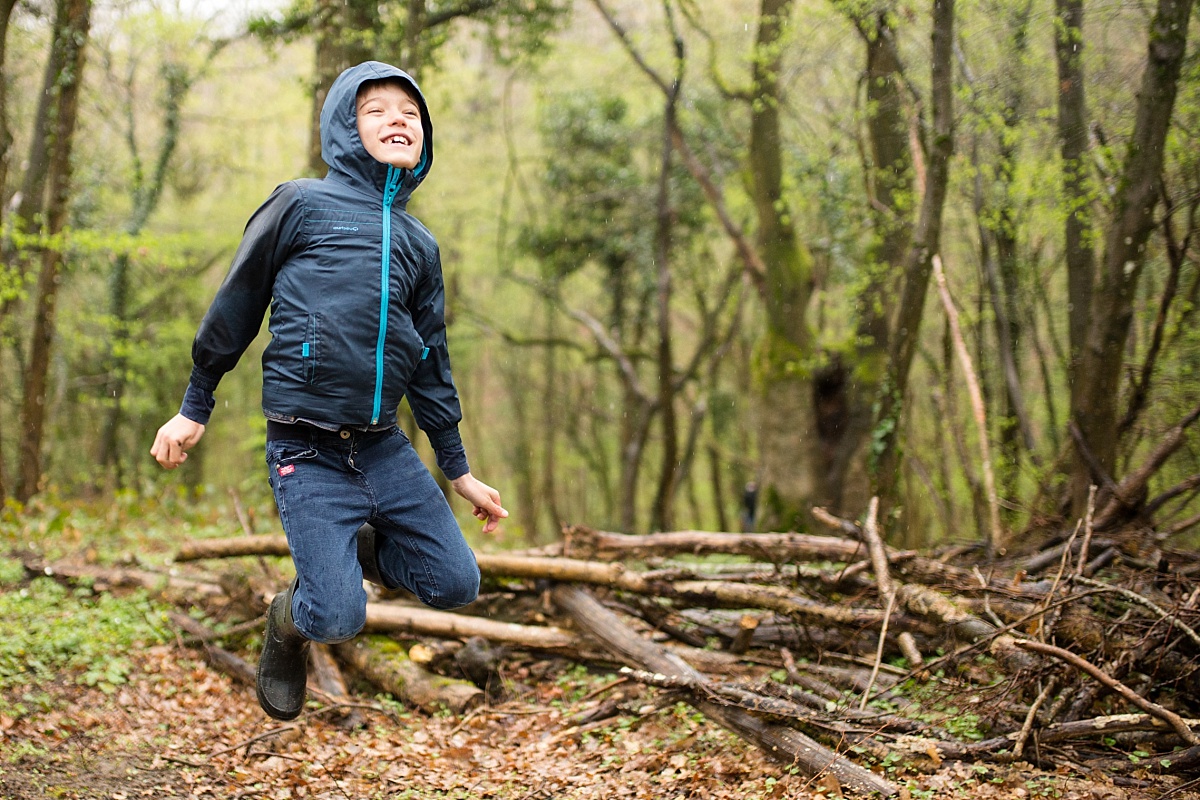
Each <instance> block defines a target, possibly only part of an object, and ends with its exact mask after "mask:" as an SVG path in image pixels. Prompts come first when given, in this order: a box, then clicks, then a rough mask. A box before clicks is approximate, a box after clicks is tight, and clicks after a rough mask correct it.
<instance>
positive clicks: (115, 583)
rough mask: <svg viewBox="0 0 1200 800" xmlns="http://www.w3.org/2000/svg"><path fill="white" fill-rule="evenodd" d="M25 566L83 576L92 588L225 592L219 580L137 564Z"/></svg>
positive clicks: (49, 573) (205, 594) (164, 592)
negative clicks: (188, 575)
mask: <svg viewBox="0 0 1200 800" xmlns="http://www.w3.org/2000/svg"><path fill="white" fill-rule="evenodd" d="M25 569H26V571H28V572H31V573H34V574H38V575H47V576H50V577H55V576H58V577H63V578H67V579H69V580H79V579H80V578H87V579H88V580H90V581H91V582H92V588H94V589H95V590H96V591H105V590H107V589H110V588H115V587H137V588H141V589H147V590H149V591H151V592H153V593H155V594H157V595H160V596H165V595H167V594H168V593H178V594H186V595H188V596H192V597H195V596H203V597H221V596H224V595H225V594H226V592H225V589H224V588H223V587H222V586H221V585H220V584H217V583H213V582H212V581H205V580H197V579H194V578H187V577H184V576H182V575H170V574H168V573H165V572H155V571H154V570H148V569H141V568H139V567H101V566H97V565H95V564H74V563H71V562H66V561H58V562H55V563H53V564H35V563H32V562H30V563H26V564H25Z"/></svg>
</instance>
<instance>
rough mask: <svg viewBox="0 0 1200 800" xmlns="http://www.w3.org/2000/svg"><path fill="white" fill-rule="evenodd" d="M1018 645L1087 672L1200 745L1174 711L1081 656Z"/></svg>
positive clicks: (1030, 644)
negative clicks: (1150, 699)
mask: <svg viewBox="0 0 1200 800" xmlns="http://www.w3.org/2000/svg"><path fill="white" fill-rule="evenodd" d="M1016 644H1017V647H1020V648H1022V649H1024V650H1031V651H1033V652H1035V653H1042V654H1043V655H1048V656H1054V657H1055V658H1057V659H1059V660H1060V661H1065V662H1066V663H1068V664H1070V665H1071V666H1073V667H1075V668H1076V669H1079V670H1082V671H1084V672H1086V673H1087V674H1088V675H1090V676H1091V677H1093V678H1095V679H1096V680H1097V681H1099V682H1100V683H1102V684H1103V685H1104V686H1106V687H1107V688H1109V689H1111V690H1112V691H1113V692H1115V693H1117V694H1119V695H1120V696H1121V697H1122V698H1124V699H1125V700H1126V701H1128V702H1130V703H1132V704H1133V705H1135V706H1137V707H1138V708H1140V709H1142V710H1143V711H1145V712H1146V713H1147V714H1153V715H1154V716H1156V717H1158V718H1159V719H1161V720H1163V721H1164V722H1166V723H1167V724H1168V725H1170V726H1171V728H1172V730H1174V731H1175V732H1176V733H1178V734H1179V736H1180V738H1182V739H1183V740H1184V741H1185V742H1187V743H1188V744H1190V745H1200V736H1197V735H1196V733H1195V732H1193V731H1192V729H1191V728H1190V727H1188V724H1187V723H1186V722H1184V720H1183V718H1182V717H1180V716H1179V715H1178V714H1176V713H1175V712H1174V711H1171V710H1170V709H1166V708H1163V707H1162V706H1160V705H1158V704H1157V703H1152V702H1150V701H1149V700H1147V699H1145V698H1144V697H1142V696H1141V695H1139V694H1137V693H1136V692H1134V691H1133V690H1132V689H1130V688H1129V687H1128V686H1126V685H1125V684H1123V683H1121V682H1120V681H1118V680H1117V679H1116V678H1113V677H1112V676H1110V675H1108V674H1107V673H1105V672H1104V670H1102V669H1100V668H1099V667H1097V666H1095V665H1094V664H1090V663H1088V662H1087V661H1085V660H1084V659H1082V658H1080V657H1079V656H1077V655H1075V654H1074V653H1072V652H1071V651H1070V650H1064V649H1062V648H1061V647H1055V646H1054V645H1051V644H1043V643H1042V642H1031V641H1028V640H1019V641H1017V643H1016Z"/></svg>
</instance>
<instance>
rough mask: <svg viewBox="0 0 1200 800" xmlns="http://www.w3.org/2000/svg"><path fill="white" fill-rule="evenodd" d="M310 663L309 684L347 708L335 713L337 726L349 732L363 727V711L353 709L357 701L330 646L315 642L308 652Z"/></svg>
mask: <svg viewBox="0 0 1200 800" xmlns="http://www.w3.org/2000/svg"><path fill="white" fill-rule="evenodd" d="M308 663H309V671H308V681H309V683H310V684H314V685H315V686H316V687H317V688H318V689H319V690H320V691H321V692H323V693H324V694H325V695H327V696H328V697H329V699H330V700H331V701H332V702H333V703H335V704H339V705H343V706H345V707H344V708H341V709H338V710H337V712H335V713H336V714H337V717H336V721H335V724H336V725H337V726H338V727H339V728H346V729H347V730H351V729H354V728H358V727H361V726H362V725H363V724H364V723H365V718H364V717H363V715H362V712H361V711H359V710H358V709H357V708H353V707H352V706H353V705H354V704H355V700H354V698H352V697H351V696H350V690H349V689H347V688H346V679H345V678H344V677H343V676H342V670H341V668H340V667H338V665H337V661H336V660H334V657H333V653H332V652H330V647H329V645H325V644H320V643H317V642H314V643H313V645H312V647H310V648H309V650H308Z"/></svg>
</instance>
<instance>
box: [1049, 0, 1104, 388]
mask: <svg viewBox="0 0 1200 800" xmlns="http://www.w3.org/2000/svg"><path fill="white" fill-rule="evenodd" d="M1055 12H1056V14H1057V15H1058V19H1057V20H1056V24H1055V26H1054V54H1055V60H1056V62H1057V64H1058V139H1059V153H1060V154H1061V156H1062V170H1063V202H1064V204H1065V206H1066V209H1067V218H1066V223H1065V224H1066V229H1065V234H1066V241H1065V248H1066V250H1065V254H1064V255H1065V257H1066V261H1067V316H1068V329H1069V341H1070V351H1069V362H1068V366H1067V380H1068V383H1070V384H1071V385H1072V386H1074V384H1075V380H1076V377H1077V373H1078V372H1079V360H1080V358H1081V357H1082V354H1083V347H1084V341H1085V339H1086V338H1087V327H1088V316H1089V314H1091V309H1092V287H1093V285H1094V284H1095V280H1096V256H1095V251H1094V250H1093V249H1092V244H1091V242H1092V217H1091V213H1090V211H1089V208H1088V207H1089V205H1091V203H1092V200H1093V197H1092V187H1091V181H1090V180H1089V179H1088V170H1089V166H1088V164H1087V162H1086V161H1085V157H1086V155H1087V150H1088V132H1087V94H1086V87H1085V84H1084V81H1083V78H1084V75H1083V49H1084V41H1083V0H1056V2H1055Z"/></svg>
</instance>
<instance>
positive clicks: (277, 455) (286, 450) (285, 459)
mask: <svg viewBox="0 0 1200 800" xmlns="http://www.w3.org/2000/svg"><path fill="white" fill-rule="evenodd" d="M316 457H317V450H316V448H315V447H313V446H312V445H311V444H310V443H308V442H292V441H288V440H286V439H280V440H277V441H270V442H267V466H269V467H271V468H272V469H274V470H275V471H276V472H278V471H279V470H280V469H282V468H283V467H285V466H287V465H288V464H294V463H295V462H297V461H303V460H305V459H309V458H316Z"/></svg>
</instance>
